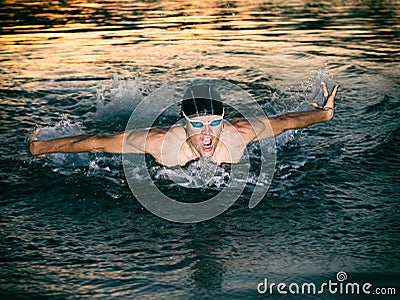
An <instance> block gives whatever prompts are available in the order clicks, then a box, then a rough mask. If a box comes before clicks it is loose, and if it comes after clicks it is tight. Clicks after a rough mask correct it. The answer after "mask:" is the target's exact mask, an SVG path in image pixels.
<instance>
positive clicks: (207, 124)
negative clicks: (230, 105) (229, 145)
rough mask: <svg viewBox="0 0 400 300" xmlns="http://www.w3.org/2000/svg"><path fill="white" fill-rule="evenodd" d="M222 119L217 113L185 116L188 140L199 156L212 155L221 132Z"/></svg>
mask: <svg viewBox="0 0 400 300" xmlns="http://www.w3.org/2000/svg"><path fill="white" fill-rule="evenodd" d="M223 126H224V125H223V119H222V116H219V115H207V116H200V117H191V118H187V117H186V130H187V133H188V136H189V141H190V143H191V144H192V146H193V147H194V148H195V149H196V151H197V152H198V153H200V155H201V156H212V155H213V154H214V152H215V149H216V147H217V144H218V142H219V137H220V135H221V133H222V128H223Z"/></svg>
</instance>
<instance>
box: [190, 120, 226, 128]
mask: <svg viewBox="0 0 400 300" xmlns="http://www.w3.org/2000/svg"><path fill="white" fill-rule="evenodd" d="M221 122H222V119H219V120H212V121H211V122H210V123H209V124H210V126H213V127H215V126H219V124H221ZM190 124H191V125H192V127H193V128H201V127H203V126H204V123H203V122H201V121H190Z"/></svg>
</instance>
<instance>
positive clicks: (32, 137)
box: [28, 128, 40, 155]
mask: <svg viewBox="0 0 400 300" xmlns="http://www.w3.org/2000/svg"><path fill="white" fill-rule="evenodd" d="M39 131H40V129H39V128H36V129H35V130H34V131H33V132H32V133H31V134H30V135H29V140H28V142H29V151H30V152H31V154H32V155H38V153H37V151H36V145H35V144H36V142H37V141H38V134H39Z"/></svg>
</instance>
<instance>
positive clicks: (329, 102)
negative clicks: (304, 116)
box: [309, 82, 339, 120]
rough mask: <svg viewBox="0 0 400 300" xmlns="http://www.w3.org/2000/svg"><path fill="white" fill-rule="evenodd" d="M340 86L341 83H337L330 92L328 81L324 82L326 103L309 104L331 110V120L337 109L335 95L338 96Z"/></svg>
mask: <svg viewBox="0 0 400 300" xmlns="http://www.w3.org/2000/svg"><path fill="white" fill-rule="evenodd" d="M338 88H339V85H335V86H334V87H333V90H332V92H331V93H330V94H329V92H328V88H327V86H326V83H324V82H323V83H322V89H323V92H324V104H323V105H319V104H318V103H316V102H310V103H309V105H311V106H312V107H315V108H316V109H320V110H325V111H328V112H329V120H330V119H332V118H333V114H334V111H335V97H336V93H337V90H338Z"/></svg>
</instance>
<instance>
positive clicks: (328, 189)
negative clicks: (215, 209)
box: [0, 0, 400, 299]
mask: <svg viewBox="0 0 400 300" xmlns="http://www.w3.org/2000/svg"><path fill="white" fill-rule="evenodd" d="M399 18H400V2H399V1H395V0H392V1H391V0H382V1H367V0H350V1H344V0H333V1H318V0H316V1H311V0H310V1H306V0H302V1H301V0H298V1H296V0H292V1H281V0H275V1H211V0H210V1H208V0H205V1H162V0H160V1H157V0H156V1H127V0H126V1H108V0H104V1H100V0H97V1H83V0H71V1H68V0H66V1H22V0H21V1H11V0H9V1H6V0H5V1H0V26H1V31H0V32H1V35H0V53H1V56H0V82H1V86H0V126H1V130H0V180H1V186H0V195H1V196H0V210H1V212H0V271H1V272H0V298H1V299H22V298H26V299H99V298H100V299H133V298H138V299H252V298H258V297H260V298H263V297H269V298H276V299H280V298H291V295H279V294H278V293H277V291H276V290H275V291H274V294H273V295H268V294H266V295H259V294H258V292H257V285H258V283H259V282H262V281H263V280H264V278H268V281H270V282H275V283H279V282H284V283H286V284H287V285H289V284H290V283H298V284H300V285H301V284H302V283H304V282H314V283H315V284H316V285H320V284H321V283H323V282H328V280H333V281H335V282H337V279H336V275H337V273H338V272H340V271H343V272H346V273H347V276H348V278H347V281H344V282H358V283H360V284H362V283H365V282H370V283H371V284H372V286H373V288H371V291H375V288H376V287H396V288H397V290H396V292H397V297H398V294H399V293H400V283H399V281H400V262H399V259H400V254H399V253H400V240H399V239H400V236H399V235H400V220H399V213H400V187H399V185H400V172H399V170H400V157H399V134H398V133H399V130H400V126H399V121H398V120H399V115H400V92H399V88H400V82H399V76H400V71H399V70H400V68H399V67H400V64H399V62H400V59H399V54H398V53H399V46H400V37H399V36H400V34H399V32H400V22H399ZM193 77H211V78H218V79H223V80H227V81H229V82H232V83H234V84H237V85H238V86H240V87H241V88H243V89H244V90H246V91H247V92H248V93H250V94H251V95H252V96H253V97H254V98H255V99H256V100H257V101H258V102H259V103H260V104H261V105H262V106H263V107H264V108H266V110H267V111H268V113H270V114H277V113H283V112H286V111H290V110H297V109H304V106H305V103H307V102H308V100H310V99H319V97H320V83H321V81H326V82H328V83H329V85H330V86H332V85H333V84H340V85H341V88H340V92H339V95H338V97H337V110H336V115H335V117H334V119H333V120H332V121H331V122H329V123H326V124H319V125H315V126H313V127H310V128H308V129H304V130H302V131H298V132H290V133H287V134H285V135H283V136H281V137H279V138H278V139H277V162H276V170H275V174H274V178H273V181H272V184H271V186H270V189H269V191H268V193H267V195H266V196H265V197H264V199H263V201H262V202H261V203H260V204H259V205H258V206H256V207H255V208H254V209H252V210H250V209H249V208H248V207H247V205H248V200H249V193H248V192H246V191H245V192H244V193H243V195H242V196H241V197H240V199H238V201H237V202H236V203H235V204H234V205H233V206H232V207H231V208H230V209H228V210H227V211H226V212H225V213H223V214H222V215H220V216H218V217H216V218H214V219H212V220H210V221H206V222H202V223H197V224H178V223H172V222H168V221H166V220H163V219H160V218H158V217H156V216H154V215H153V214H151V213H150V212H148V211H147V210H145V209H144V208H143V207H142V206H141V205H140V203H139V202H138V201H137V200H136V199H135V198H134V196H133V195H132V193H131V190H130V189H129V187H128V185H127V183H126V179H125V176H124V171H123V166H122V163H121V157H120V156H119V155H106V154H96V155H95V154H76V155H66V154H57V155H53V156H50V157H47V158H36V159H33V158H32V157H30V156H29V154H28V152H27V150H26V142H25V139H26V137H27V135H28V133H29V131H31V130H32V129H33V128H34V127H35V126H37V127H40V128H42V132H43V134H44V135H47V136H48V137H54V136H60V135H64V134H77V133H81V132H88V133H96V132H109V133H112V132H118V131H120V130H123V129H124V128H125V125H126V122H127V120H128V118H129V116H130V114H131V112H132V110H133V108H134V106H135V105H136V104H137V103H138V102H139V101H140V100H141V99H142V98H143V97H144V96H146V95H148V94H149V93H150V92H152V91H153V90H155V89H156V88H157V87H159V86H161V85H162V84H164V83H167V82H170V81H176V80H181V79H187V78H193ZM251 151H254V152H257V151H256V149H255V150H254V149H251ZM251 151H250V152H251ZM250 156H251V155H250ZM156 171H157V170H156ZM139 180H140V179H139ZM249 185H251V180H250V179H249ZM166 188H168V187H166ZM173 188H175V189H178V190H179V189H180V187H177V186H175V187H173ZM200 190H202V191H203V192H204V191H205V192H207V189H204V188H202V189H200ZM192 194H193V195H195V194H196V193H192ZM193 195H191V196H190V194H189V196H188V197H195V196H193ZM334 296H335V297H334ZM309 297H311V296H308V295H299V296H296V297H295V298H299V299H300V298H309ZM332 297H334V298H346V299H352V298H354V297H355V296H354V295H353V296H349V295H347V296H346V295H338V294H336V295H332V294H331V293H328V292H327V291H326V292H325V293H323V294H321V295H318V296H316V297H314V298H318V299H330V298H332ZM364 297H366V296H365V295H364V296H360V297H359V298H364ZM367 298H368V299H369V298H380V297H378V296H370V297H367ZM387 298H388V299H395V298H396V296H387Z"/></svg>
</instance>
